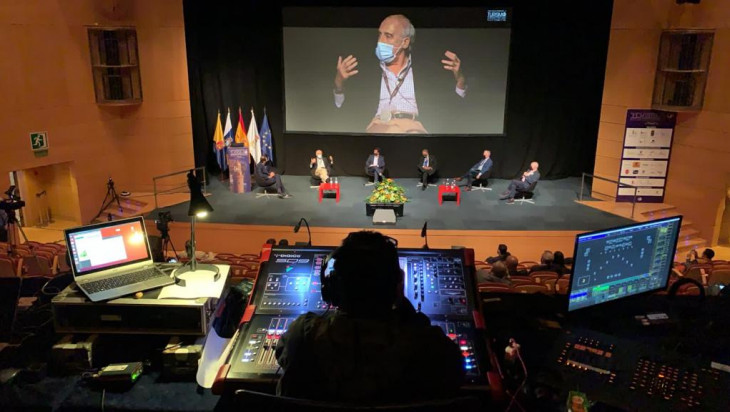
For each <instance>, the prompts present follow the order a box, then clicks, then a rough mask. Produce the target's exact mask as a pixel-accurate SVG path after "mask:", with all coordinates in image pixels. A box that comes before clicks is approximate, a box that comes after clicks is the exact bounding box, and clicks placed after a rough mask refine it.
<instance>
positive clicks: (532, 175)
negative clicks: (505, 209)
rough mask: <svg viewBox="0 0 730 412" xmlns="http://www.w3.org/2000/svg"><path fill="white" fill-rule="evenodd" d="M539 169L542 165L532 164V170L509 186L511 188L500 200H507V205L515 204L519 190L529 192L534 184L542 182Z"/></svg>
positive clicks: (508, 188)
mask: <svg viewBox="0 0 730 412" xmlns="http://www.w3.org/2000/svg"><path fill="white" fill-rule="evenodd" d="M538 167H540V165H539V164H538V163H537V162H532V163H530V168H529V169H528V170H527V171H525V173H522V177H521V178H519V179H515V180H513V181H512V182H511V183H510V184H509V187H507V190H505V191H504V192H503V193H502V197H500V198H499V200H505V199H507V203H514V202H515V194H517V191H518V190H527V189H528V188H529V187H530V186H532V184H533V183H535V182H537V181H538V180H540V171H538V170H537V168H538Z"/></svg>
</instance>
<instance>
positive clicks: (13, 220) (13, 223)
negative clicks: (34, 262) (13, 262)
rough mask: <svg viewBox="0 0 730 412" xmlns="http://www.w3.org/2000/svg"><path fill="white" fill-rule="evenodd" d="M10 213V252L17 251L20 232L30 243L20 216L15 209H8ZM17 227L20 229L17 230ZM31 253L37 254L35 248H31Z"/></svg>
mask: <svg viewBox="0 0 730 412" xmlns="http://www.w3.org/2000/svg"><path fill="white" fill-rule="evenodd" d="M5 213H7V214H8V245H9V246H8V254H14V253H15V247H16V246H18V241H19V239H18V233H20V235H21V236H22V237H23V240H24V241H25V243H28V236H26V235H25V231H24V230H23V226H21V225H19V224H18V218H17V217H16V216H15V210H6V211H5ZM16 229H17V230H18V231H17V232H16ZM30 253H31V254H32V255H33V256H35V252H34V251H33V248H31V249H30Z"/></svg>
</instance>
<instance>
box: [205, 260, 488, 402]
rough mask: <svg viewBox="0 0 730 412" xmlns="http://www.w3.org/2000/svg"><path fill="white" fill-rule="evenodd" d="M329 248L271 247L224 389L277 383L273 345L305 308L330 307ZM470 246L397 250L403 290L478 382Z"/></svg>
mask: <svg viewBox="0 0 730 412" xmlns="http://www.w3.org/2000/svg"><path fill="white" fill-rule="evenodd" d="M332 250H333V248H312V247H308V248H296V247H294V248H275V249H273V250H271V253H270V255H269V259H268V262H267V263H265V264H263V265H262V266H261V271H260V273H259V276H258V278H257V280H256V285H255V286H254V292H253V295H252V296H251V302H250V304H249V310H248V311H247V313H248V315H247V316H244V319H243V320H242V324H243V326H242V328H241V330H240V332H239V334H238V338H237V341H236V342H235V344H234V347H233V350H232V351H231V354H230V356H229V359H228V362H227V364H226V365H224V366H223V368H221V373H220V374H219V378H220V379H222V380H223V383H222V385H221V386H222V387H223V388H224V389H223V390H229V389H235V388H240V387H245V386H246V385H247V384H256V383H259V384H260V383H275V382H276V381H277V379H278V375H279V373H280V370H279V366H278V364H277V362H276V357H275V354H274V351H275V349H276V344H277V342H278V341H279V339H280V338H281V335H283V334H284V333H285V332H286V330H287V327H288V326H289V325H290V324H291V323H292V322H293V321H294V319H296V317H297V316H299V315H301V314H303V313H307V312H314V313H320V314H322V313H325V312H326V311H328V310H334V308H329V307H328V305H327V304H326V303H325V302H324V301H323V300H322V296H321V293H320V287H321V285H320V282H319V273H320V270H321V268H322V265H323V264H324V261H325V259H326V257H327V255H328V254H329V253H330V252H331V251H332ZM467 251H468V252H471V251H470V250H407V249H399V251H398V254H399V262H400V265H401V268H402V269H403V271H404V273H405V281H404V292H405V295H406V297H407V298H408V299H409V300H410V301H411V303H412V304H413V306H414V308H416V310H418V311H420V312H422V313H423V314H425V315H426V316H428V317H429V319H431V323H432V324H433V325H436V326H439V327H441V328H442V329H443V330H444V333H445V334H446V335H447V336H448V337H449V338H451V339H452V340H453V341H454V342H456V344H457V345H459V348H460V349H461V351H462V354H463V356H464V369H465V372H466V377H467V381H468V382H469V383H470V384H476V385H482V384H484V383H485V380H486V379H485V377H484V376H485V372H486V369H487V368H486V367H485V365H486V358H487V357H486V343H485V340H484V338H483V336H482V335H483V333H482V332H483V331H482V328H483V321H482V320H481V314H480V313H479V310H478V303H479V301H478V299H477V292H476V287H475V285H474V282H473V275H472V272H471V270H473V267H472V266H471V265H469V264H468V262H469V261H471V258H470V257H469V256H467V253H468V252H467ZM425 361H426V362H427V361H428V360H425ZM219 387H220V386H219ZM214 389H215V387H214ZM219 390H220V389H219Z"/></svg>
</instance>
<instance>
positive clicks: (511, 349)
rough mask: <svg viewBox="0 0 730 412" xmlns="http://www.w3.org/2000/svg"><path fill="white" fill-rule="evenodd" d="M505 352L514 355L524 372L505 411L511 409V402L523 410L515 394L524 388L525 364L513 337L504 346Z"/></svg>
mask: <svg viewBox="0 0 730 412" xmlns="http://www.w3.org/2000/svg"><path fill="white" fill-rule="evenodd" d="M505 352H507V354H508V355H510V356H515V357H516V358H517V360H519V361H520V365H522V371H523V372H524V378H523V379H522V383H520V385H519V386H518V387H517V389H516V390H515V392H514V393H513V394H512V399H511V400H510V402H509V405H507V408H506V409H505V412H506V411H509V410H510V409H512V405H513V404H515V405H517V407H518V408H520V409H521V410H522V411H523V412H524V411H525V408H523V407H522V405H521V404H520V402H519V401H518V400H517V394H519V393H520V391H521V390H522V388H524V387H525V385H526V384H527V366H526V365H525V361H524V360H523V359H522V354H521V353H520V344H519V343H517V342H516V341H515V340H514V339H513V338H510V340H509V346H507V348H505Z"/></svg>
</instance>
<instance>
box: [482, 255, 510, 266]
mask: <svg viewBox="0 0 730 412" xmlns="http://www.w3.org/2000/svg"><path fill="white" fill-rule="evenodd" d="M510 255H511V253H509V252H505V254H504V255H497V256H491V257H488V258H487V260H486V262H487V263H489V264H494V263H496V262H504V261H505V260H507V257H508V256H510Z"/></svg>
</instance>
